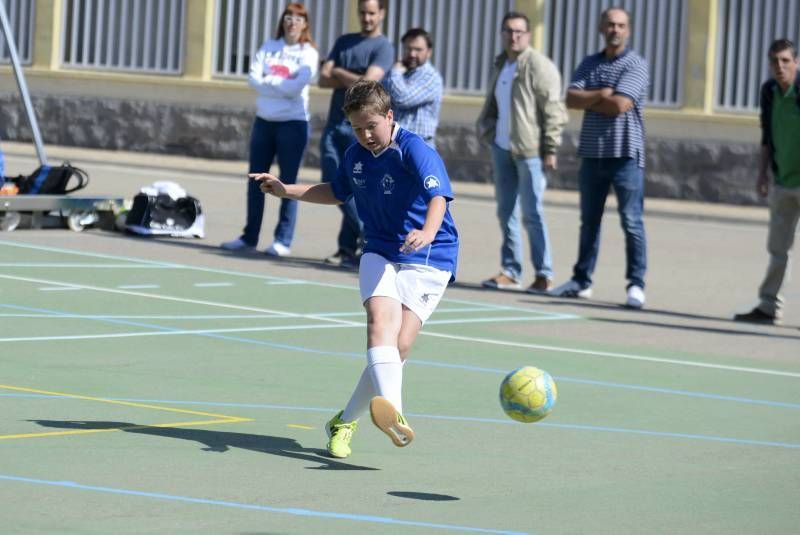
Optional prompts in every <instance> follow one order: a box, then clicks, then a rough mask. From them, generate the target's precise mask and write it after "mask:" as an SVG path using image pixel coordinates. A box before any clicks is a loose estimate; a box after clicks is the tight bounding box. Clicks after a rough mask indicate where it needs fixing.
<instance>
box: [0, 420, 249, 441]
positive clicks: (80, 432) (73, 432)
mask: <svg viewBox="0 0 800 535" xmlns="http://www.w3.org/2000/svg"><path fill="white" fill-rule="evenodd" d="M252 421H253V419H252V418H236V417H231V418H227V419H224V420H203V421H194V422H175V423H167V424H149V425H125V426H121V427H110V428H108V429H73V430H71V431H48V432H45V433H23V434H19V435H0V440H10V439H16V438H38V437H57V436H64V435H86V434H89V433H111V432H114V431H134V430H136V429H148V428H151V427H189V426H192V425H211V424H232V423H236V422H252Z"/></svg>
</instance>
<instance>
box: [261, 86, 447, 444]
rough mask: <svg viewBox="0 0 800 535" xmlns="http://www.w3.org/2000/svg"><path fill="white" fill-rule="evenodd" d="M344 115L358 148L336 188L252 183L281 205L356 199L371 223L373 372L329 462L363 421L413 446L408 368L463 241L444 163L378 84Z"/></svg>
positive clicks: (336, 431)
mask: <svg viewBox="0 0 800 535" xmlns="http://www.w3.org/2000/svg"><path fill="white" fill-rule="evenodd" d="M343 110H344V113H345V115H346V116H347V118H348V120H349V121H350V123H351V125H352V126H353V132H354V133H355V136H356V139H357V141H358V143H355V144H353V145H352V146H351V147H350V148H349V149H347V151H346V152H345V157H344V159H343V160H342V163H341V165H340V166H339V171H338V173H337V176H336V179H335V180H333V181H332V182H329V183H321V184H314V185H307V184H283V183H282V182H281V181H280V180H279V179H278V178H276V177H274V176H272V175H270V174H268V173H258V174H253V175H250V176H252V177H253V178H255V179H257V180H260V181H261V191H263V192H264V193H270V194H272V195H275V196H276V197H288V198H290V199H297V200H299V201H308V202H314V203H320V204H340V203H343V202H345V201H346V200H347V199H348V198H349V197H350V196H351V195H352V196H353V197H354V199H355V202H356V208H357V209H358V215H359V217H361V219H362V221H363V222H364V237H365V243H364V254H363V256H362V257H361V264H360V267H359V273H358V277H359V289H360V291H361V301H362V303H363V304H364V308H365V309H366V312H367V366H366V368H364V371H363V372H362V373H361V378H360V379H359V380H358V383H357V385H356V388H355V390H354V391H353V394H352V396H351V397H350V401H348V403H347V406H345V408H344V410H342V411H340V412H339V413H338V414H336V416H334V417H333V418H332V419H331V420H330V421H329V422H328V423H327V424H326V425H325V428H326V431H327V433H328V436H329V437H330V440H329V441H328V445H327V448H328V453H330V455H331V456H333V457H339V458H344V457H348V456H349V455H350V440H351V439H352V436H353V433H354V432H355V430H356V426H357V422H358V418H359V417H360V416H361V415H362V414H363V413H364V412H365V411H366V410H367V407H368V406H369V410H370V414H371V416H372V421H373V422H374V423H375V425H376V426H377V427H378V428H379V429H380V430H381V431H383V432H384V433H386V434H387V435H389V438H391V439H392V442H393V443H394V444H395V445H396V446H399V447H403V446H407V445H408V444H409V443H410V442H411V441H412V440H413V439H414V431H413V430H412V429H411V427H410V426H409V425H408V422H407V421H406V419H405V418H404V417H403V414H402V412H403V405H402V385H403V364H404V362H405V360H406V357H407V356H408V352H409V351H410V349H411V345H412V344H413V342H414V340H415V339H416V337H417V334H418V333H419V330H420V329H421V328H422V324H423V323H424V322H425V321H426V320H427V319H428V317H430V315H431V313H433V311H434V309H435V308H436V305H438V304H439V301H440V300H441V298H442V295H443V294H444V290H445V288H446V287H447V284H448V283H449V282H450V281H452V280H453V279H454V275H455V272H456V261H457V259H458V232H457V230H456V227H455V223H454V222H453V218H452V217H451V215H450V211H449V209H448V202H449V201H451V200H452V199H453V193H452V190H451V188H450V179H449V177H448V176H447V171H446V170H445V167H444V163H443V162H442V159H441V157H439V154H438V153H437V152H436V150H434V149H432V148H431V147H430V146H428V145H427V144H426V143H425V142H424V141H423V140H422V138H420V137H419V136H417V135H416V134H413V133H411V132H409V131H408V130H405V129H403V128H400V127H399V126H398V125H397V124H395V123H394V121H393V119H394V115H393V113H392V110H391V99H390V98H389V95H388V93H387V92H386V91H385V90H384V89H383V87H382V86H381V84H380V83H378V82H374V81H369V80H361V81H358V82H356V83H355V84H353V85H352V86H351V87H350V88H349V89H348V90H347V93H346V94H345V99H344V106H343Z"/></svg>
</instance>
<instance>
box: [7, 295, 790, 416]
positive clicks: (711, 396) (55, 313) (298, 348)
mask: <svg viewBox="0 0 800 535" xmlns="http://www.w3.org/2000/svg"><path fill="white" fill-rule="evenodd" d="M0 306H5V307H7V308H17V309H22V310H28V311H31V310H35V311H37V312H45V313H48V314H52V315H53V316H54V317H58V316H59V315H60V314H62V313H61V312H59V311H53V310H40V309H32V308H30V307H20V306H17V305H2V304H0ZM100 321H107V322H109V323H119V324H123V325H133V326H147V327H155V328H158V329H161V330H160V331H156V332H153V333H148V334H147V336H156V335H168V334H176V333H181V334H183V333H184V331H180V330H177V329H173V328H170V327H163V326H158V325H156V326H152V325H149V324H139V323H134V322H126V321H111V320H100ZM355 326H358V325H355ZM302 327H303V326H300V328H302ZM326 327H328V328H338V327H340V326H338V325H329V326H328V325H326ZM284 328H287V326H284ZM288 328H295V327H294V326H288ZM315 328H319V327H318V326H317V327H315ZM254 329H258V330H263V329H265V328H261V327H260V328H254ZM271 329H273V330H279V329H280V327H272V328H271ZM230 330H235V331H241V329H240V328H237V329H230ZM230 330H229V331H230ZM209 331H211V330H206V331H205V332H200V331H194V332H193V334H200V335H204V336H210V337H213V338H219V339H223V340H230V341H236V342H239V343H246V344H254V345H261V346H266V347H273V348H278V349H286V350H290V351H301V352H305V353H313V354H317V355H325V356H336V357H348V358H357V359H360V358H363V354H361V353H355V352H341V351H337V352H334V351H324V350H318V349H313V348H308V347H302V346H294V345H289V344H278V343H274V342H268V341H264V340H254V339H251V338H242V337H230V336H221V335H220V333H219V331H221V329H216V330H214V331H216V332H215V333H210V332H209ZM101 336H104V337H108V336H117V337H122V336H123V335H101ZM129 336H137V335H136V334H130V335H129ZM62 338H63V337H62ZM40 339H41V338H37V339H36V341H39V340H40ZM3 340H4V339H0V342H2V341H3ZM409 362H410V363H411V364H412V365H415V364H416V365H423V366H432V367H439V368H451V369H461V370H468V371H475V372H489V373H494V374H502V375H505V374H506V373H508V370H501V369H495V368H485V367H478V366H471V365H464V364H451V363H443V362H436V361H429V360H424V359H413V360H411V361H409ZM556 378H557V379H558V380H559V381H566V382H570V381H571V382H574V383H580V384H594V385H597V386H604V387H610V388H621V389H630V390H640V391H648V392H656V393H664V394H672V395H682V396H689V397H698V398H708V399H718V400H724V401H736V402H741V403H753V404H761V405H767V406H774V407H785V408H794V407H793V405H792V404H788V405H787V404H784V403H782V402H771V401H766V400H752V399H748V398H744V397H737V396H724V395H717V394H709V393H702V392H690V391H685V390H673V389H667V388H660V387H648V386H639V385H626V384H622V383H611V382H606V381H597V380H591V379H575V378H568V377H561V376H556Z"/></svg>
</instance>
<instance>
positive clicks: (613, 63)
mask: <svg viewBox="0 0 800 535" xmlns="http://www.w3.org/2000/svg"><path fill="white" fill-rule="evenodd" d="M599 29H600V33H601V34H602V35H603V38H604V39H605V43H606V46H605V48H604V49H603V50H602V51H600V52H599V53H597V54H592V55H590V56H587V57H586V58H584V59H583V61H582V62H581V64H580V65H579V66H578V68H577V70H576V71H575V74H574V75H573V77H572V82H571V83H570V85H569V88H568V89H567V107H569V108H574V109H578V110H584V114H583V125H582V126H581V134H580V143H579V147H578V155H579V156H580V157H581V158H582V161H581V168H580V176H579V186H580V203H581V228H580V243H579V246H578V261H577V262H576V263H575V266H574V267H573V274H572V279H570V280H569V281H567V282H565V283H564V284H562V285H561V286H559V287H558V288H556V289H555V290H553V291H552V294H553V295H556V296H560V297H581V298H587V299H588V298H589V297H591V295H592V273H593V272H594V268H595V265H596V263H597V256H598V253H599V250H600V224H601V222H602V219H603V211H604V210H605V204H606V197H608V191H609V189H610V188H611V187H613V188H614V192H615V193H616V195H617V204H618V211H619V215H620V222H621V224H622V230H623V232H624V233H625V258H626V270H625V278H626V279H627V280H628V284H627V287H626V292H627V296H626V300H625V306H627V307H629V308H636V309H639V308H642V307H643V306H644V301H645V294H644V288H645V282H644V276H645V271H646V270H647V240H646V238H645V232H644V222H643V221H642V211H643V209H644V166H645V151H644V143H645V131H644V116H643V113H642V107H643V105H644V100H645V98H646V97H647V88H648V85H649V75H648V67H647V61H645V59H644V58H642V57H641V56H640V55H638V54H637V53H636V52H634V51H633V50H631V49H629V48H627V42H628V37H629V36H630V16H629V15H628V12H627V11H625V10H624V9H622V8H619V7H611V8H608V9H606V10H605V11H603V13H602V15H601V16H600V28H599Z"/></svg>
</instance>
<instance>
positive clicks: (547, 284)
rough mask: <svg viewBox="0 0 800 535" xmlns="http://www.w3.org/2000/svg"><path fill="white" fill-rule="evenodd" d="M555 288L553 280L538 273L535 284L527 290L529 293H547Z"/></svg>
mask: <svg viewBox="0 0 800 535" xmlns="http://www.w3.org/2000/svg"><path fill="white" fill-rule="evenodd" d="M552 288H553V280H552V279H548V278H547V277H543V276H541V275H537V276H536V279H535V280H534V281H533V284H531V285H530V287H529V288H528V289H527V290H526V291H527V292H528V293H529V294H546V293H548V292H549V291H550V290H551V289H552Z"/></svg>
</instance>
